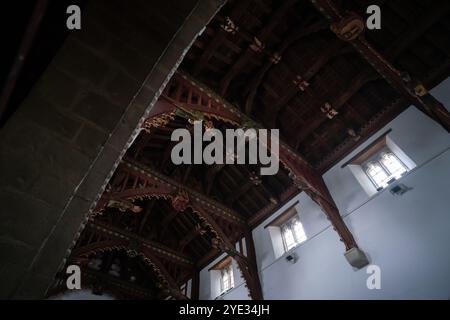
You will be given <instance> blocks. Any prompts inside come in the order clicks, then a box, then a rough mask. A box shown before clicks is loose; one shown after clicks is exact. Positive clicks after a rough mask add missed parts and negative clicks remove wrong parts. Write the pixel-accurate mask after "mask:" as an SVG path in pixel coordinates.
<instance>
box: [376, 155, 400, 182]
mask: <svg viewBox="0 0 450 320" xmlns="http://www.w3.org/2000/svg"><path fill="white" fill-rule="evenodd" d="M380 162H381V164H382V165H383V167H384V168H386V170H387V171H388V172H389V173H390V175H391V176H394V177H395V179H398V178H400V177H401V176H402V175H403V174H404V173H405V172H406V171H407V168H406V166H405V165H404V164H403V163H402V162H401V161H400V159H399V158H397V156H396V155H395V154H393V153H392V152H384V153H382V154H381V157H380Z"/></svg>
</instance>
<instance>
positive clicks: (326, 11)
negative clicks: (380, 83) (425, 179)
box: [310, 0, 450, 132]
mask: <svg viewBox="0 0 450 320" xmlns="http://www.w3.org/2000/svg"><path fill="white" fill-rule="evenodd" d="M310 1H311V2H312V4H313V5H314V6H316V7H317V9H318V10H319V11H320V12H321V13H322V14H323V15H324V16H325V18H326V19H327V20H328V21H329V22H330V24H331V26H332V27H334V31H335V33H336V34H338V36H339V32H340V31H341V30H344V28H345V26H346V25H347V24H348V23H349V22H350V21H351V20H353V21H355V19H356V20H359V21H361V23H362V26H364V21H363V20H362V18H360V17H355V16H353V17H350V16H349V15H348V14H347V13H344V11H343V10H342V9H341V8H339V7H338V6H337V5H336V4H335V3H332V2H331V1H327V0H310ZM363 31H364V30H363V28H362V29H361V30H359V33H357V34H355V36H353V37H351V38H349V39H346V41H348V42H349V43H350V44H351V45H352V46H353V47H354V48H355V49H356V51H358V52H359V53H360V55H361V56H362V57H363V58H364V59H365V60H366V61H367V62H368V63H369V64H370V65H371V66H372V67H373V68H374V69H375V70H376V71H377V72H378V73H379V74H380V75H381V76H382V77H383V78H384V79H385V80H386V81H387V82H388V83H389V84H390V85H391V86H392V88H394V89H395V90H396V91H397V92H398V93H399V94H400V95H401V96H403V97H405V99H407V100H408V101H409V102H410V103H411V104H413V105H415V106H416V107H417V108H418V109H419V110H421V111H422V112H424V113H425V114H426V115H428V116H429V117H430V118H432V119H433V120H435V121H436V122H437V123H439V124H440V125H441V126H442V127H443V128H444V129H445V130H447V132H450V113H449V112H448V110H447V109H446V108H445V107H444V106H443V105H442V103H440V102H439V101H437V99H435V98H434V97H433V96H431V95H430V94H429V93H428V91H427V90H426V89H425V88H424V86H423V85H422V83H421V82H420V81H419V80H416V79H412V78H411V77H410V76H409V75H405V74H404V73H402V72H401V71H399V70H397V69H396V68H395V67H394V66H393V64H392V62H390V61H389V60H388V58H387V57H386V56H384V55H383V54H381V53H380V52H378V51H377V50H376V49H375V48H374V47H373V46H372V45H371V44H370V43H369V42H368V41H367V40H366V39H365V38H364V33H363ZM340 37H341V39H343V37H342V35H341V36H340Z"/></svg>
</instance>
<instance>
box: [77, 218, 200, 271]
mask: <svg viewBox="0 0 450 320" xmlns="http://www.w3.org/2000/svg"><path fill="white" fill-rule="evenodd" d="M88 227H89V228H91V229H92V230H93V231H94V232H96V233H99V234H103V235H105V236H107V237H108V239H110V240H108V241H106V242H103V241H102V242H100V243H96V242H95V243H93V245H87V246H83V247H79V248H76V249H75V250H74V255H75V256H77V255H78V256H79V255H83V254H87V253H90V252H92V251H94V250H93V249H94V248H95V249H98V248H108V247H111V248H114V247H119V246H121V245H123V246H125V247H127V246H128V244H129V243H130V241H132V242H134V243H139V244H141V246H142V248H147V249H148V250H150V251H152V252H154V254H155V255H160V256H162V257H164V258H165V259H168V260H170V261H172V262H173V263H176V264H180V265H181V266H184V267H185V268H192V266H193V265H194V262H193V261H192V259H191V258H190V257H189V256H187V255H185V254H183V253H181V252H179V251H176V250H174V249H171V248H169V247H167V246H165V245H164V244H161V243H157V242H154V241H151V240H148V239H145V238H142V237H140V236H137V235H136V234H135V233H133V232H130V231H126V230H123V229H120V228H117V227H114V226H111V225H108V224H105V223H102V222H99V221H96V220H94V221H90V222H89V224H88Z"/></svg>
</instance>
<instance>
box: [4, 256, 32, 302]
mask: <svg viewBox="0 0 450 320" xmlns="http://www.w3.org/2000/svg"><path fill="white" fill-rule="evenodd" d="M25 272H26V270H25V268H24V267H22V266H19V265H16V264H13V263H7V262H6V263H5V264H4V265H2V267H1V268H0V279H2V282H1V285H0V299H2V300H3V299H4V300H6V299H11V298H13V297H12V295H13V293H14V291H15V290H16V288H17V286H18V285H19V283H20V282H21V281H22V280H23V277H24V275H25V274H26V273H25Z"/></svg>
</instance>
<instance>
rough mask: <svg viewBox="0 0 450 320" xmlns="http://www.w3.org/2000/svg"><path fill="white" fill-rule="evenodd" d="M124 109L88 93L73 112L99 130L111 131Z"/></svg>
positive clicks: (101, 97)
mask: <svg viewBox="0 0 450 320" xmlns="http://www.w3.org/2000/svg"><path fill="white" fill-rule="evenodd" d="M125 107H126V106H118V105H115V104H112V103H111V102H110V101H108V100H107V99H106V98H105V97H103V96H101V95H98V94H96V93H93V92H89V93H87V94H86V95H85V96H84V97H83V98H82V99H81V100H80V101H79V102H78V103H77V105H76V106H75V107H74V110H73V111H74V112H75V113H76V114H77V115H79V116H80V117H83V118H84V119H86V120H89V121H90V122H92V123H93V124H95V125H98V126H99V127H100V128H103V129H105V130H107V131H111V130H112V129H113V128H114V126H115V125H116V123H117V122H118V121H119V119H120V117H121V115H122V113H123V109H124V108H125Z"/></svg>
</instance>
